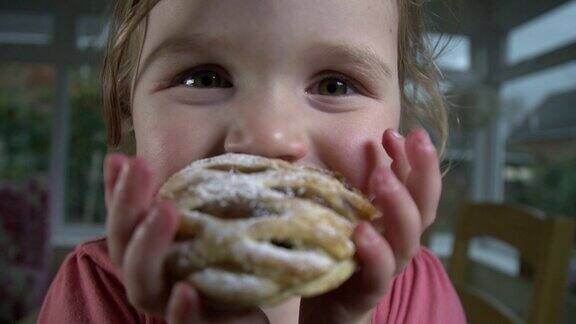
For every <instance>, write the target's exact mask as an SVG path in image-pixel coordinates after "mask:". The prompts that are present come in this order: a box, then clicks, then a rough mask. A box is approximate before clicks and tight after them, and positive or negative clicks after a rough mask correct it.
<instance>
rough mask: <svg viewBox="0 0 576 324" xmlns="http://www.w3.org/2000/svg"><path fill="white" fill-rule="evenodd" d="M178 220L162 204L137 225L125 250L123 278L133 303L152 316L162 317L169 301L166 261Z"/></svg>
mask: <svg viewBox="0 0 576 324" xmlns="http://www.w3.org/2000/svg"><path fill="white" fill-rule="evenodd" d="M177 227H178V217H177V214H176V211H175V210H174V208H173V207H172V205H171V203H169V202H160V203H158V204H157V205H156V206H154V207H153V208H152V210H151V211H150V213H149V214H148V215H147V217H146V219H145V220H144V221H143V222H142V223H141V224H140V225H138V228H137V230H136V232H135V233H134V236H133V237H132V239H131V240H130V243H129V244H128V247H127V248H126V257H125V261H124V268H123V270H124V271H123V275H124V280H125V283H126V288H127V289H126V290H127V293H128V298H129V300H130V302H131V303H132V304H133V305H134V306H136V307H137V308H139V309H141V310H144V311H146V312H148V313H151V314H156V315H163V314H164V311H165V309H164V306H165V305H166V302H167V300H168V289H167V286H166V282H165V280H164V278H165V277H164V259H165V256H166V254H167V252H168V249H169V247H170V244H171V243H172V240H173V238H174V235H175V233H176V229H177Z"/></svg>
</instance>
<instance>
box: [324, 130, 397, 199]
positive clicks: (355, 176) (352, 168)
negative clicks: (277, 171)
mask: <svg viewBox="0 0 576 324" xmlns="http://www.w3.org/2000/svg"><path fill="white" fill-rule="evenodd" d="M389 127H395V124H394V123H393V122H390V121H388V122H385V121H383V122H382V123H379V124H375V123H370V122H366V123H358V124H357V125H354V123H349V124H344V125H342V127H326V128H324V130H323V131H322V132H321V133H319V134H317V136H316V137H317V140H316V146H317V147H316V151H317V152H318V154H319V158H320V160H321V161H323V162H324V164H325V165H326V166H327V167H329V168H330V169H332V170H334V171H337V172H339V173H341V174H342V175H344V176H345V177H346V179H347V181H349V182H350V184H352V185H353V186H354V187H356V188H358V189H360V190H362V191H363V192H365V193H366V192H367V184H368V178H369V176H370V175H371V174H372V171H373V170H374V169H375V168H376V167H377V166H380V165H390V162H391V160H390V158H389V157H388V155H387V154H386V152H385V151H384V149H383V148H382V145H381V144H380V141H381V138H382V134H383V132H384V130H386V128H389Z"/></svg>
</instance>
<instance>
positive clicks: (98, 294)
mask: <svg viewBox="0 0 576 324" xmlns="http://www.w3.org/2000/svg"><path fill="white" fill-rule="evenodd" d="M38 323H165V322H164V320H162V319H158V318H152V317H151V316H148V315H146V314H143V313H140V312H138V311H136V310H135V309H134V308H133V307H132V306H131V305H130V304H129V303H128V300H127V298H126V292H125V291H124V286H123V285H122V282H121V281H120V279H119V276H118V272H117V271H116V270H115V269H114V267H113V266H112V263H111V262H110V259H109V258H108V252H107V249H106V240H105V239H99V240H94V241H90V242H87V243H84V244H82V245H79V246H78V247H77V248H76V249H75V251H74V252H73V253H71V254H70V255H69V256H68V257H67V258H66V260H65V261H64V263H63V264H62V266H61V268H60V270H59V271H58V274H57V275H56V277H55V278H54V281H53V282H52V284H51V286H50V289H49V291H48V294H47V295H46V298H45V299H44V304H43V305H42V309H41V311H40V315H39V319H38ZM372 323H378V324H384V323H407V324H411V323H427V324H435V323H436V324H451V323H454V324H456V323H466V320H465V317H464V312H463V311H462V306H461V305H460V301H459V299H458V297H457V295H456V293H455V291H454V288H453V287H452V284H451V283H450V280H449V279H448V276H447V275H446V272H445V271H444V268H443V267H442V264H441V263H440V261H439V260H438V259H437V258H436V257H435V256H434V255H433V254H432V253H431V252H430V251H428V250H427V249H425V248H421V249H420V251H419V253H418V254H417V255H416V256H415V257H414V258H413V260H412V262H411V263H410V264H409V265H408V266H407V268H406V270H405V271H404V272H403V273H402V274H400V275H398V276H397V277H396V278H395V280H394V283H393V284H392V287H391V290H390V291H389V293H388V294H386V296H384V298H383V299H382V301H381V302H380V303H379V304H378V306H377V307H376V311H375V312H374V316H373V318H372Z"/></svg>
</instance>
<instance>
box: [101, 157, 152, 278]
mask: <svg viewBox="0 0 576 324" xmlns="http://www.w3.org/2000/svg"><path fill="white" fill-rule="evenodd" d="M153 190H154V188H153V177H152V171H151V170H150V168H149V167H148V166H147V164H146V163H145V161H144V160H142V159H139V158H135V159H133V160H131V161H129V163H128V164H127V167H125V168H124V169H122V171H121V172H120V175H119V177H118V180H117V184H116V186H115V188H114V190H113V192H112V195H111V198H110V208H109V209H108V216H107V220H106V227H107V234H108V239H107V242H108V248H109V253H110V258H111V260H112V262H113V263H114V264H115V265H116V266H117V267H121V266H122V260H123V258H124V252H125V250H126V245H127V244H128V241H129V240H130V237H131V236H132V234H133V232H134V230H135V228H136V226H137V225H138V223H139V222H140V220H141V219H142V218H143V217H144V215H145V214H146V212H147V210H148V208H149V207H150V204H151V202H152V197H153Z"/></svg>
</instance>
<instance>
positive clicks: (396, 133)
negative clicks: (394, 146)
mask: <svg viewBox="0 0 576 324" xmlns="http://www.w3.org/2000/svg"><path fill="white" fill-rule="evenodd" d="M392 136H394V137H396V138H402V135H400V133H398V131H397V130H395V129H392Z"/></svg>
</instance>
